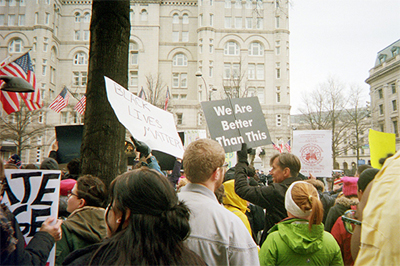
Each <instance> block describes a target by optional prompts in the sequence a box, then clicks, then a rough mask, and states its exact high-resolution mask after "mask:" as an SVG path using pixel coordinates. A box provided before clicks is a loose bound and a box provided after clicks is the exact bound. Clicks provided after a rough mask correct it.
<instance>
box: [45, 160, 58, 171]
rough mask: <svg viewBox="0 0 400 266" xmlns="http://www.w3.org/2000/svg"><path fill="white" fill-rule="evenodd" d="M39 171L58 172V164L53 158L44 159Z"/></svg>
mask: <svg viewBox="0 0 400 266" xmlns="http://www.w3.org/2000/svg"><path fill="white" fill-rule="evenodd" d="M40 169H46V170H59V169H60V168H59V167H58V163H57V161H56V160H54V159H53V158H46V159H44V160H43V162H42V163H41V164H40Z"/></svg>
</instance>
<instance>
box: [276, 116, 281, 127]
mask: <svg viewBox="0 0 400 266" xmlns="http://www.w3.org/2000/svg"><path fill="white" fill-rule="evenodd" d="M276 126H278V127H280V126H282V115H276Z"/></svg>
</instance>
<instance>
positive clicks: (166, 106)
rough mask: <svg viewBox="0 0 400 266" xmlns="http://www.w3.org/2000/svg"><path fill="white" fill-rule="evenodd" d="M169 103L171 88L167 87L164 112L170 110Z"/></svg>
mask: <svg viewBox="0 0 400 266" xmlns="http://www.w3.org/2000/svg"><path fill="white" fill-rule="evenodd" d="M168 101H169V88H168V87H167V95H166V96H165V105H164V110H167V108H168Z"/></svg>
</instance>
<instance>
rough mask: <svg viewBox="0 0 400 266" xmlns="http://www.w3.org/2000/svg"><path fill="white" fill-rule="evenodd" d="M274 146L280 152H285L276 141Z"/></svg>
mask: <svg viewBox="0 0 400 266" xmlns="http://www.w3.org/2000/svg"><path fill="white" fill-rule="evenodd" d="M272 147H273V148H274V149H275V150H277V151H279V153H282V152H283V149H282V148H281V146H280V145H276V144H275V143H273V142H272Z"/></svg>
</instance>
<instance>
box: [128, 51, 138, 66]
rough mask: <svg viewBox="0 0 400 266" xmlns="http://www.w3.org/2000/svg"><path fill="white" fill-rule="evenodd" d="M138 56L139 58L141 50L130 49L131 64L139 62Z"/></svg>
mask: <svg viewBox="0 0 400 266" xmlns="http://www.w3.org/2000/svg"><path fill="white" fill-rule="evenodd" d="M138 58H139V52H138V51H130V58H129V61H130V63H131V65H137V64H138Z"/></svg>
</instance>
